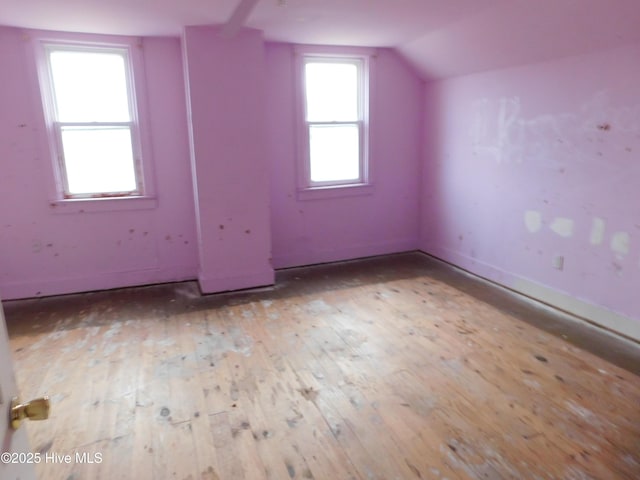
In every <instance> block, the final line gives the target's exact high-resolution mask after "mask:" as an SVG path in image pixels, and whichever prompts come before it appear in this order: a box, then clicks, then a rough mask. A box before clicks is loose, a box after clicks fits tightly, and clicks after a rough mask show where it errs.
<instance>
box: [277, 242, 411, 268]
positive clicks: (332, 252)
mask: <svg viewBox="0 0 640 480" xmlns="http://www.w3.org/2000/svg"><path fill="white" fill-rule="evenodd" d="M417 249H418V240H417V239H409V240H398V241H393V242H384V243H375V244H370V245H359V246H355V247H343V248H333V249H326V250H314V251H310V252H300V253H286V254H282V255H278V254H274V255H273V265H274V267H275V268H276V269H280V268H292V267H303V266H307V265H316V264H318V263H331V262H341V261H344V260H354V259H356V258H365V257H375V256H378V255H388V254H391V253H402V252H410V251H414V250H417Z"/></svg>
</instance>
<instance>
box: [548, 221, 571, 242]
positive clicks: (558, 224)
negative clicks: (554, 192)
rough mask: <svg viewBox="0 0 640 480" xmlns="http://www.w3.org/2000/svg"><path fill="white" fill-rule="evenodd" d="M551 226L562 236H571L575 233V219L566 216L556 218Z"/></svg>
mask: <svg viewBox="0 0 640 480" xmlns="http://www.w3.org/2000/svg"><path fill="white" fill-rule="evenodd" d="M550 228H551V230H553V232H555V233H557V234H558V235H560V236H561V237H564V238H569V237H570V236H572V235H573V220H571V219H570V218H564V217H557V218H554V219H553V222H552V223H551V225H550Z"/></svg>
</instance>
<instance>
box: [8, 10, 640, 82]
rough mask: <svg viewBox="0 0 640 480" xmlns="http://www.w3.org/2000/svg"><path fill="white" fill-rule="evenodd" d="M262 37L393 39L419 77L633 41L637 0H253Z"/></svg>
mask: <svg viewBox="0 0 640 480" xmlns="http://www.w3.org/2000/svg"><path fill="white" fill-rule="evenodd" d="M241 2H244V3H245V6H246V5H253V3H255V1H254V0H0V25H7V26H17V27H27V28H38V29H47V30H60V31H72V32H89V33H103V34H124V35H136V36H146V35H153V36H156V35H159V36H163V35H172V36H178V35H180V34H181V31H182V29H183V27H184V26H186V25H206V24H224V23H226V22H227V21H228V20H229V19H230V18H231V17H232V15H233V12H234V11H235V9H236V8H237V7H238V5H240V3H241ZM244 23H245V25H247V26H249V27H253V28H257V29H259V30H262V31H263V32H264V34H265V38H266V39H267V40H271V41H286V42H293V43H311V44H329V45H359V46H385V47H395V48H397V49H398V50H399V51H400V52H401V53H402V54H403V55H404V56H405V57H407V58H408V59H409V60H410V61H411V62H412V63H413V64H414V65H415V66H416V67H417V68H418V70H419V71H420V72H421V73H422V75H423V76H424V77H425V78H440V77H447V76H452V75H459V74H463V73H470V72H474V71H480V70H486V69H489V68H497V67H501V66H509V65H514V64H521V63H529V62H532V61H539V60H545V59H548V58H553V57H554V56H555V57H557V56H562V55H570V54H576V53H583V52H586V51H592V50H594V49H599V48H608V47H611V46H615V45H618V44H622V43H628V42H631V41H640V0H257V4H256V5H255V8H253V10H252V11H251V12H250V14H249V16H248V17H247V19H246V21H245V22H244Z"/></svg>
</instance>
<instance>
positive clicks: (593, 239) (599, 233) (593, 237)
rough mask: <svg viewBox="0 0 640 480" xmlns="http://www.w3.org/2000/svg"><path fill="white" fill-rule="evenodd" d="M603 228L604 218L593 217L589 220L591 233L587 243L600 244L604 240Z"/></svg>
mask: <svg viewBox="0 0 640 480" xmlns="http://www.w3.org/2000/svg"><path fill="white" fill-rule="evenodd" d="M604 228H605V223H604V220H603V219H602V218H599V217H594V219H593V221H592V222H591V234H590V236H589V243H590V244H591V245H602V242H603V241H604Z"/></svg>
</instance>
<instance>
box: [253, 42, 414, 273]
mask: <svg viewBox="0 0 640 480" xmlns="http://www.w3.org/2000/svg"><path fill="white" fill-rule="evenodd" d="M266 58H267V72H266V73H267V77H266V81H267V91H268V95H267V111H268V114H269V122H268V124H267V156H268V158H269V162H270V172H271V225H272V235H273V261H274V265H275V266H276V267H290V266H295V265H308V264H312V263H319V262H327V261H334V260H342V259H347V258H356V257H363V256H367V255H377V254H383V253H390V252H399V251H406V250H413V249H416V248H418V244H419V243H418V239H419V213H418V209H419V187H420V185H419V175H418V172H419V171H420V137H421V122H422V120H421V116H422V105H421V98H422V88H423V86H422V82H421V81H420V80H419V79H418V77H417V76H416V75H415V73H414V72H413V71H412V70H411V69H410V68H409V67H408V66H407V65H406V64H405V63H404V61H402V60H401V59H400V57H399V56H398V55H397V54H396V53H395V52H393V51H392V50H389V49H379V50H378V54H377V55H376V58H374V59H373V62H372V75H373V78H372V92H371V130H370V138H371V152H370V162H371V178H372V183H373V185H374V188H373V190H372V191H371V192H369V193H368V194H365V195H354V196H344V195H343V196H335V197H330V198H320V199H299V198H298V195H297V188H296V187H297V184H296V161H297V150H296V136H295V135H296V124H295V112H296V110H295V94H294V91H295V90H294V78H295V76H294V73H295V71H294V57H293V47H292V46H291V45H289V44H268V45H267V49H266Z"/></svg>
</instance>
